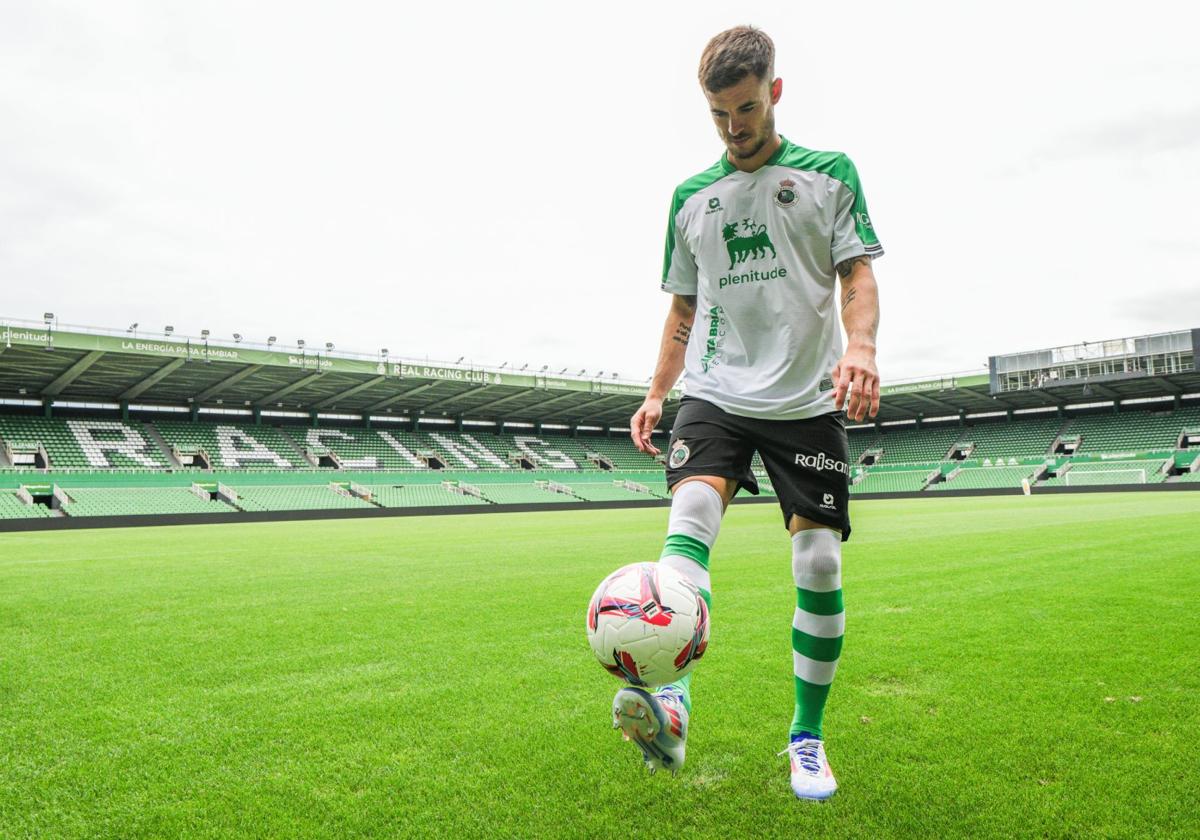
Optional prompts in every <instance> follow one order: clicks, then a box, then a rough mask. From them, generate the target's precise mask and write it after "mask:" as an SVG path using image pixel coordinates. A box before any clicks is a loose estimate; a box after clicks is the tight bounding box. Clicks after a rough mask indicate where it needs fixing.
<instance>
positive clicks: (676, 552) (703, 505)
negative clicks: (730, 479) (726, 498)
mask: <svg viewBox="0 0 1200 840" xmlns="http://www.w3.org/2000/svg"><path fill="white" fill-rule="evenodd" d="M724 512H725V503H724V502H723V501H722V500H721V494H720V493H718V492H717V491H716V490H715V489H714V488H713V487H711V486H710V485H708V484H705V483H704V482H703V481H689V482H687V483H685V484H681V485H679V486H678V487H677V488H676V490H675V494H674V496H673V498H672V500H671V517H670V522H669V523H668V525H667V541H666V544H665V545H664V546H663V550H662V555H661V556H660V557H659V559H658V562H660V563H663V564H664V565H667V566H670V567H671V568H672V569H675V570H676V571H677V572H679V573H680V574H682V575H683V576H684V577H685V578H687V579H688V580H690V581H691V582H692V583H693V584H695V585H696V588H697V589H699V590H700V595H701V596H702V597H703V598H704V601H705V603H707V604H708V606H709V610H710V614H711V610H712V582H711V579H710V577H709V574H708V555H709V552H710V551H711V550H712V547H713V544H714V543H715V542H716V541H717V532H718V531H719V530H720V528H721V516H722V514H724ZM664 687H667V688H676V689H678V690H679V692H680V693H681V694H682V695H683V705H684V707H685V708H686V709H687V710H688V712H689V713H690V712H691V711H692V675H691V674H688V675H687V676H686V677H684V678H683V679H681V680H679V681H677V682H674V683H671V685H670V686H664Z"/></svg>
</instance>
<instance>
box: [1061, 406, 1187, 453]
mask: <svg viewBox="0 0 1200 840" xmlns="http://www.w3.org/2000/svg"><path fill="white" fill-rule="evenodd" d="M1194 425H1200V408H1184V409H1181V410H1178V411H1132V412H1122V413H1120V414H1111V413H1110V414H1099V415H1090V416H1084V417H1077V418H1075V419H1073V420H1072V421H1071V423H1070V425H1069V426H1068V428H1067V431H1068V432H1069V433H1071V434H1076V435H1079V437H1080V445H1079V452H1081V453H1083V452H1122V451H1130V452H1142V451H1148V450H1159V449H1174V448H1175V445H1176V443H1177V442H1178V440H1179V436H1180V434H1181V433H1182V432H1183V430H1184V428H1185V427H1187V426H1194Z"/></svg>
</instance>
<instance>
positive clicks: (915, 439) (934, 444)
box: [874, 423, 962, 464]
mask: <svg viewBox="0 0 1200 840" xmlns="http://www.w3.org/2000/svg"><path fill="white" fill-rule="evenodd" d="M961 434H962V428H961V427H960V426H959V425H958V424H957V423H928V424H925V425H924V426H923V427H922V428H920V429H915V428H911V427H910V428H888V427H884V428H883V429H882V431H881V432H880V434H879V436H878V438H876V440H875V442H874V445H875V446H876V447H878V448H879V449H882V450H883V456H882V457H881V458H880V459H879V460H880V463H886V464H908V463H915V462H922V461H940V460H942V459H943V458H945V457H946V456H947V455H948V454H949V452H950V447H951V446H953V445H954V443H955V441H957V440H958V438H959V435H961Z"/></svg>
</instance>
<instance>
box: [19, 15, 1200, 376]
mask: <svg viewBox="0 0 1200 840" xmlns="http://www.w3.org/2000/svg"><path fill="white" fill-rule="evenodd" d="M1189 5H1190V4H1185V3H1174V4H1166V3H1154V2H1141V3H1138V4H1136V5H1132V6H1131V5H1128V4H1123V5H1121V6H1119V7H1115V8H1117V9H1118V11H1117V12H1115V13H1114V12H1109V11H1101V9H1102V7H1103V4H1095V3H1078V4H1073V3H1049V2H1045V0H1042V2H1038V3H1032V4H1027V5H1026V4H1014V3H1008V4H1001V5H996V4H987V5H984V4H964V3H946V4H900V3H870V2H858V3H853V4H850V3H825V4H813V3H787V4H784V3H760V4H758V6H757V8H756V7H755V6H753V5H750V6H747V5H743V6H741V7H738V8H736V9H735V8H734V6H733V5H732V4H730V3H727V2H726V3H720V4H718V3H709V2H697V1H696V0H690V2H662V3H647V2H638V3H622V2H608V3H595V4H591V3H589V4H577V3H561V2H557V3H547V4H533V3H514V4H493V3H489V4H470V3H465V4H464V3H426V4H419V5H410V4H404V5H401V4H396V3H336V4H335V3H324V4H311V3H297V2H278V3H267V2H259V3H244V2H239V3H231V2H206V3H195V2H191V3H183V2H174V0H171V2H168V0H152V2H141V3H135V2H119V1H118V0H105V1H104V2H100V3H96V2H48V0H28V2H18V1H17V0H0V318H3V317H10V318H31V319H40V317H41V313H42V312H44V311H53V312H54V313H56V314H57V315H58V317H59V319H60V321H62V322H70V323H77V324H92V325H98V326H109V327H117V328H124V327H125V326H127V325H128V324H129V323H131V322H133V321H137V322H139V323H140V324H141V325H142V326H143V328H146V327H153V328H154V329H160V328H161V325H164V324H168V323H169V324H172V325H174V326H175V327H176V330H177V331H179V332H181V333H189V334H197V333H198V332H199V331H200V329H202V328H207V329H210V330H212V332H213V334H214V335H216V336H228V335H230V334H232V333H233V332H235V331H236V332H240V333H242V334H244V335H246V336H247V337H248V338H251V339H256V340H265V338H266V337H267V336H268V335H278V336H279V337H280V339H281V343H292V342H294V340H295V339H297V338H304V339H306V340H307V341H308V342H309V344H310V345H312V344H317V345H321V344H323V343H324V342H326V341H332V342H334V343H335V344H336V345H337V346H338V347H339V348H345V349H356V350H363V351H369V352H374V351H376V350H378V348H380V347H384V346H386V347H388V348H389V349H390V350H391V351H392V354H393V355H396V354H403V355H406V356H411V357H415V358H424V357H426V356H428V357H429V358H431V359H442V360H447V359H448V360H450V361H453V360H454V359H456V358H457V357H459V356H465V357H466V358H467V359H468V360H473V361H474V362H476V363H481V364H497V365H498V364H500V363H502V362H509V363H511V364H514V365H516V366H519V365H520V364H523V363H529V364H530V365H531V366H533V367H534V368H540V367H541V366H542V365H543V364H548V365H550V366H551V368H552V369H554V370H557V369H560V368H562V367H569V368H571V369H572V372H574V371H577V370H579V369H580V368H587V369H588V370H589V371H596V370H599V369H604V370H606V371H609V372H612V371H618V372H620V373H621V375H622V377H623V378H637V379H644V378H645V377H646V376H648V375H649V374H650V373H651V371H652V369H653V364H654V358H655V355H656V352H657V345H658V339H659V334H660V331H661V328H662V321H663V318H664V316H665V313H666V307H667V304H668V298H667V296H666V295H664V294H663V293H662V292H660V291H659V289H658V284H659V280H660V275H661V265H662V251H663V235H664V231H665V225H666V216H667V208H668V204H669V200H670V196H671V191H672V190H673V188H674V186H675V185H676V184H677V183H678V182H680V181H681V180H683V179H685V178H687V177H688V176H690V175H692V174H694V173H695V172H698V171H700V170H702V169H705V168H707V167H708V166H709V165H711V164H712V163H713V162H714V161H715V160H716V159H717V158H718V157H719V156H720V154H721V152H722V149H721V146H720V144H719V141H718V139H717V136H716V134H715V131H714V129H713V127H712V124H711V122H710V120H709V117H708V113H707V108H706V105H705V102H704V99H703V97H702V95H701V93H700V90H699V87H698V85H697V83H696V80H695V68H696V64H697V62H698V59H699V55H700V51H701V50H702V48H703V46H704V44H705V42H706V41H707V39H708V38H709V37H710V36H712V35H713V34H715V33H716V32H718V31H720V30H722V29H724V28H727V27H728V26H732V25H736V24H739V23H752V24H755V25H757V26H760V27H762V28H763V29H765V30H766V31H767V32H768V34H770V35H771V36H772V37H773V38H774V40H775V43H776V48H777V51H778V57H777V62H776V72H777V74H778V75H780V76H782V78H783V80H784V95H783V100H782V101H781V102H780V104H779V106H778V107H777V109H776V118H777V122H778V126H779V128H780V130H781V132H782V133H783V134H785V135H786V136H787V137H789V139H791V140H793V141H795V142H797V143H799V144H801V145H804V146H808V147H810V148H817V149H836V150H840V151H844V152H846V153H847V154H849V155H850V156H851V158H852V159H853V160H854V161H855V163H856V164H857V166H858V169H859V173H860V175H861V177H862V181H863V186H864V190H865V193H866V198H867V202H868V204H869V207H870V211H871V217H872V220H873V222H874V225H875V228H876V231H877V232H878V234H879V237H880V240H881V241H882V243H883V245H884V247H885V248H886V250H887V255H886V256H885V257H884V258H883V259H881V260H880V261H879V263H878V264H877V265H876V267H875V268H876V275H877V277H878V279H879V285H880V292H881V302H882V315H883V317H882V326H881V328H880V331H879V364H880V370H881V374H882V376H883V379H884V382H885V383H886V382H888V381H895V380H897V379H902V378H908V377H913V376H921V375H929V374H938V373H944V372H954V371H963V370H971V369H978V370H982V366H983V364H984V363H985V362H986V358H987V356H988V355H989V354H996V353H1005V352H1013V351H1018V350H1028V349H1035V348H1039V347H1047V346H1056V345H1060V344H1069V343H1074V342H1078V341H1083V340H1089V341H1090V340H1095V339H1101V338H1114V337H1119V336H1124V335H1137V334H1143V333H1147V332H1157V331H1164V330H1172V329H1181V328H1188V327H1196V326H1200V282H1198V279H1200V235H1198V233H1197V231H1200V211H1198V210H1197V206H1198V201H1200V199H1198V196H1200V49H1197V47H1196V44H1195V41H1194V32H1193V30H1192V28H1191V27H1190V25H1188V24H1186V20H1188V19H1189V15H1188V14H1187V11H1186V10H1187V9H1188V8H1189ZM914 9H919V11H914ZM972 9H974V10H972Z"/></svg>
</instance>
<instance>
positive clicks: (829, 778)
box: [779, 738, 837, 799]
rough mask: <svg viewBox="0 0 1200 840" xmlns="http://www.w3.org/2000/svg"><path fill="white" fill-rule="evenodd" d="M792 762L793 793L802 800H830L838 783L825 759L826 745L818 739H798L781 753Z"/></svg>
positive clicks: (827, 760)
mask: <svg viewBox="0 0 1200 840" xmlns="http://www.w3.org/2000/svg"><path fill="white" fill-rule="evenodd" d="M785 753H786V754H787V755H788V757H789V758H791V760H792V793H794V794H796V796H797V797H799V798H800V799H828V798H829V797H831V796H833V794H834V792H835V791H836V790H837V781H836V780H835V779H834V778H833V771H832V770H830V769H829V759H827V758H826V757H825V743H824V742H823V741H819V740H817V739H816V738H797V739H796V740H794V741H792V742H791V743H790V744H788V746H787V749H786V750H784V751H783V752H781V753H779V754H780V755H784V754H785Z"/></svg>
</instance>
